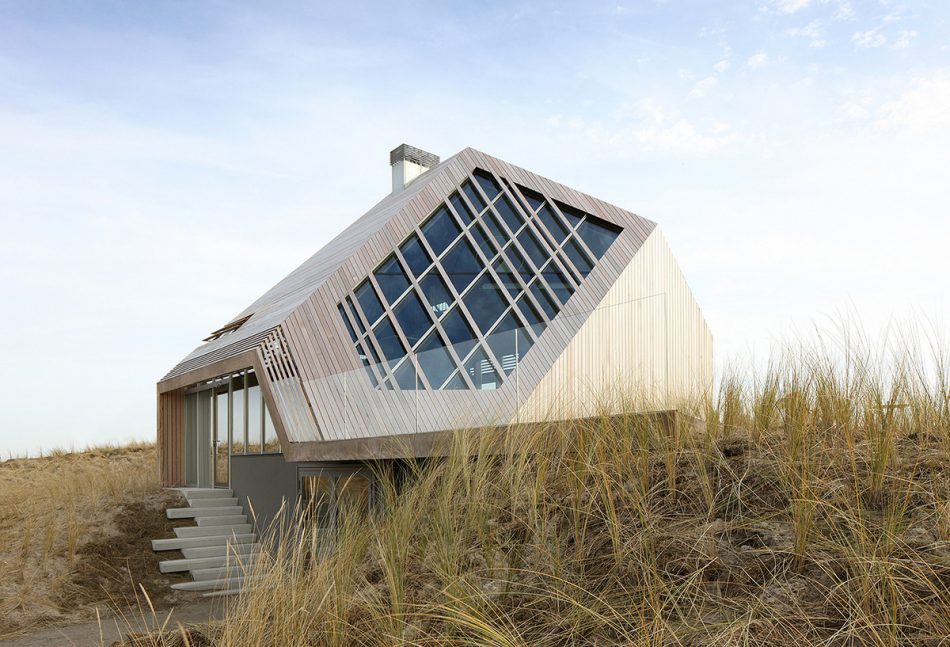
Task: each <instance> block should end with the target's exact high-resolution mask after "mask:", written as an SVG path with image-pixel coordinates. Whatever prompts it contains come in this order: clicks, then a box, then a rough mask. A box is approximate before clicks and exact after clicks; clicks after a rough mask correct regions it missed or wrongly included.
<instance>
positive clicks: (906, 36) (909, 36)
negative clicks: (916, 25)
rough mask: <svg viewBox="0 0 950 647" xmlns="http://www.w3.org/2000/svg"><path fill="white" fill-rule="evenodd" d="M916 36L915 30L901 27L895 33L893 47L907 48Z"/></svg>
mask: <svg viewBox="0 0 950 647" xmlns="http://www.w3.org/2000/svg"><path fill="white" fill-rule="evenodd" d="M916 37H917V32H916V31H914V30H913V29H903V30H901V31H900V32H898V34H897V40H895V41H894V45H893V46H892V47H894V49H907V48H908V47H910V42H911V41H912V40H914V39H915V38H916Z"/></svg>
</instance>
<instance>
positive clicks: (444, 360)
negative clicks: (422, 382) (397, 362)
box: [417, 331, 455, 389]
mask: <svg viewBox="0 0 950 647" xmlns="http://www.w3.org/2000/svg"><path fill="white" fill-rule="evenodd" d="M417 358H418V361H419V368H420V369H421V370H422V372H423V373H425V376H426V379H427V380H429V384H430V385H431V386H432V388H435V389H437V388H439V387H440V386H441V385H442V383H443V382H445V380H447V379H448V377H449V375H451V374H452V372H453V371H454V370H455V362H453V361H452V357H451V356H450V355H449V353H448V351H447V350H445V342H443V341H442V338H441V337H440V336H439V333H437V332H435V331H433V332H432V333H430V334H429V336H428V337H426V338H425V340H423V342H422V343H421V344H420V345H419V348H418V355H417Z"/></svg>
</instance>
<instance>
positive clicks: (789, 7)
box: [772, 0, 813, 13]
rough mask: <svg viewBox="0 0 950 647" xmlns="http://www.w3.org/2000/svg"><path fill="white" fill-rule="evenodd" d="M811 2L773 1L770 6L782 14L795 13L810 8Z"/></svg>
mask: <svg viewBox="0 0 950 647" xmlns="http://www.w3.org/2000/svg"><path fill="white" fill-rule="evenodd" d="M812 3H813V0H773V2H772V6H774V7H775V8H776V9H778V10H779V11H781V12H782V13H795V12H797V11H801V10H802V9H805V8H806V7H808V6H810V5H811V4H812Z"/></svg>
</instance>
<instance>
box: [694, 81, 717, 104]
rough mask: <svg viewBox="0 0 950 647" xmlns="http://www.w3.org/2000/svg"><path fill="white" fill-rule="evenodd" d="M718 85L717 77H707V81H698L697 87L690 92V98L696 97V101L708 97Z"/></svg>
mask: <svg viewBox="0 0 950 647" xmlns="http://www.w3.org/2000/svg"><path fill="white" fill-rule="evenodd" d="M717 83H718V81H717V79H716V77H714V76H707V77H706V78H705V79H703V80H702V81H698V82H697V83H696V85H694V86H693V89H692V90H690V93H689V96H691V97H694V98H696V99H700V98H702V97H704V96H706V93H707V92H709V91H710V90H712V89H713V88H714V87H716V84H717Z"/></svg>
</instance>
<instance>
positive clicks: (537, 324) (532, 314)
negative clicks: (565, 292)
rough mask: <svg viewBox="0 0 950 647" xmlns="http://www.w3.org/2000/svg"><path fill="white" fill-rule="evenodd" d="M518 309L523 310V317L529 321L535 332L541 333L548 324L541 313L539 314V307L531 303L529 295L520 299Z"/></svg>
mask: <svg viewBox="0 0 950 647" xmlns="http://www.w3.org/2000/svg"><path fill="white" fill-rule="evenodd" d="M518 310H519V312H521V317H522V318H523V319H524V320H525V321H527V322H528V325H529V326H531V328H532V330H534V333H535V334H536V335H540V334H541V331H543V330H544V327H545V326H546V325H547V324H545V323H544V319H542V318H541V315H540V314H538V311H537V309H536V308H535V307H534V306H533V305H531V302H530V301H528V299H527V297H521V298H520V299H518Z"/></svg>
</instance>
